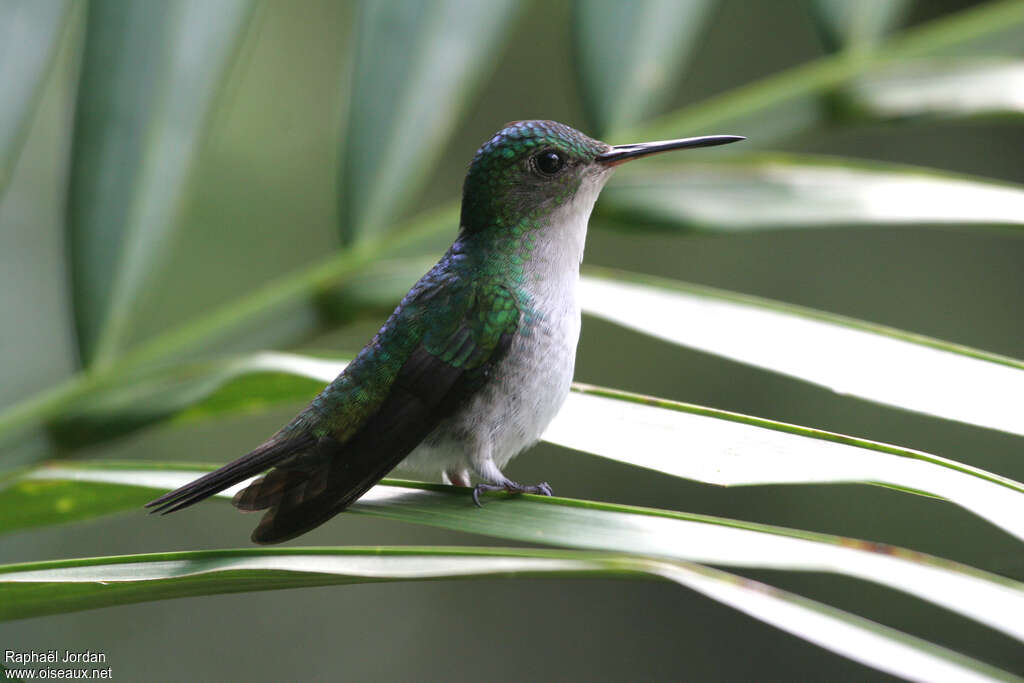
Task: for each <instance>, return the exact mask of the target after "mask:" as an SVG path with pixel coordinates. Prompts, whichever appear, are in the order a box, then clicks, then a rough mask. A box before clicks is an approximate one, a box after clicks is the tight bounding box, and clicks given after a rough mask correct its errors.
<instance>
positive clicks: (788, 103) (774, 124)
mask: <svg viewBox="0 0 1024 683" xmlns="http://www.w3.org/2000/svg"><path fill="white" fill-rule="evenodd" d="M850 4H854V3H850ZM1022 49H1024V3H1021V2H1018V1H1017V0H1004V1H1002V2H988V3H985V4H983V5H980V6H978V7H972V8H970V9H968V10H964V11H962V12H958V13H956V14H953V15H951V16H946V17H942V18H939V19H936V20H934V21H931V22H929V23H927V24H924V25H921V26H918V27H915V28H913V29H911V30H908V31H904V32H902V33H901V34H900V35H898V36H896V37H894V38H893V39H892V40H891V41H888V42H886V43H884V44H883V45H881V46H880V47H879V48H878V49H877V50H873V51H870V52H857V53H853V55H852V56H853V58H851V54H848V53H839V54H835V55H830V56H828V57H823V58H821V59H818V60H815V61H813V62H810V63H808V64H804V65H801V66H798V67H796V68H793V69H788V70H786V71H783V72H781V73H778V74H775V75H772V76H768V77H766V78H763V79H761V80H759V81H756V82H754V83H751V84H749V85H745V86H742V87H739V88H735V89H733V90H730V91H728V92H725V93H723V94H721V95H718V96H716V97H711V98H709V99H706V100H704V101H703V102H701V103H699V104H695V105H693V106H690V107H686V108H684V109H681V110H679V111H677V112H673V113H670V114H667V115H665V116H663V117H660V118H658V119H656V120H655V121H651V122H649V123H647V124H644V125H643V126H639V127H637V128H636V129H635V130H633V131H631V132H628V133H625V134H624V135H623V140H624V141H634V140H658V139H665V138H676V137H680V136H681V135H686V134H699V133H733V134H739V135H746V136H748V137H749V138H751V139H750V142H749V144H760V143H763V142H767V141H770V140H771V139H773V138H778V137H781V136H786V135H790V134H792V133H794V132H796V131H799V130H802V129H805V128H808V127H810V126H813V125H818V124H821V123H822V122H823V121H824V120H825V119H826V118H827V116H828V114H829V112H828V103H827V102H826V101H825V100H823V99H822V96H823V95H828V94H829V93H831V92H832V91H834V90H836V89H838V88H840V87H842V86H843V85H845V84H847V83H850V82H851V81H853V80H854V79H856V78H859V77H861V76H864V75H867V74H871V73H875V72H877V71H881V70H884V69H887V68H889V67H891V66H893V65H895V64H897V63H899V62H901V61H903V60H907V59H917V58H922V57H931V56H947V55H956V56H965V55H970V56H981V55H1004V56H1005V55H1015V54H1021V51H1022ZM744 144H748V143H744Z"/></svg>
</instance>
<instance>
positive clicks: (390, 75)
mask: <svg viewBox="0 0 1024 683" xmlns="http://www.w3.org/2000/svg"><path fill="white" fill-rule="evenodd" d="M518 6H519V3H518V2H517V0H496V1H492V2H486V3H482V2H476V1H474V0H436V1H433V2H417V3H408V2H402V1H401V0H363V2H362V3H361V5H360V13H359V19H358V28H357V30H356V36H357V37H358V45H357V48H356V59H355V67H354V69H355V71H354V73H353V75H352V78H351V80H352V93H353V95H352V97H351V98H350V103H351V106H352V109H351V111H350V112H349V114H348V125H347V130H346V132H345V135H344V139H343V141H342V154H341V156H342V166H343V172H342V179H341V188H340V193H341V201H342V219H343V222H342V238H343V241H344V242H345V243H352V242H356V241H359V240H362V239H365V238H366V237H368V236H371V235H379V234H382V233H387V232H392V223H393V222H394V221H395V220H396V219H397V218H398V217H399V214H400V213H401V211H402V210H403V209H405V208H406V207H407V206H408V205H409V202H410V201H411V200H412V199H413V198H414V197H415V196H416V194H417V191H418V190H419V189H420V188H421V187H422V185H423V183H424V181H425V180H426V178H427V173H428V171H429V169H430V168H431V166H432V165H433V162H434V161H436V160H437V158H438V156H439V155H440V153H441V151H442V149H443V148H444V145H445V143H446V142H447V141H448V138H449V136H450V135H451V133H452V131H453V130H454V128H455V126H456V124H457V123H458V122H459V117H460V116H461V115H462V113H463V112H464V110H465V107H466V106H467V104H468V102H469V100H470V97H471V96H472V94H473V93H474V92H475V90H476V87H477V86H478V85H479V83H480V82H481V81H482V79H483V78H484V76H485V75H486V74H487V73H488V72H489V71H490V68H491V67H492V66H493V65H494V64H495V63H496V61H497V58H498V54H499V50H500V49H501V48H502V45H503V44H504V40H505V38H506V37H507V34H508V32H509V31H510V29H511V28H512V26H513V25H514V21H513V19H514V18H515V15H516V13H517V11H518Z"/></svg>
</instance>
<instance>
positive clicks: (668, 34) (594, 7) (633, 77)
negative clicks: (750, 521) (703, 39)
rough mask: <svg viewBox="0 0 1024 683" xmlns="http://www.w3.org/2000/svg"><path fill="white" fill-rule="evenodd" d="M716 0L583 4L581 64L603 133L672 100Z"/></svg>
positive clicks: (578, 16) (576, 14)
mask: <svg viewBox="0 0 1024 683" xmlns="http://www.w3.org/2000/svg"><path fill="white" fill-rule="evenodd" d="M711 6H712V3H711V2H710V0H640V1H637V2H630V3H623V2H615V1H614V0H577V1H576V2H575V3H573V30H574V32H575V38H576V39H575V40H574V41H573V43H574V46H575V48H576V63H577V66H578V71H579V75H580V83H581V85H582V87H583V96H584V100H585V101H586V103H587V105H588V110H589V111H590V116H591V119H592V120H593V121H594V123H595V124H596V126H597V131H598V132H599V133H604V132H607V131H616V130H621V129H623V128H627V127H630V126H633V125H635V124H637V123H638V122H640V121H642V120H643V119H645V118H647V117H648V116H649V115H651V114H652V113H654V112H655V111H657V110H658V109H659V108H660V107H661V105H663V104H664V103H665V101H666V100H667V99H668V98H669V97H670V96H671V95H672V93H673V91H674V86H675V84H676V82H677V81H678V79H679V75H680V73H681V72H682V71H683V69H685V68H686V65H687V63H688V61H689V58H690V55H691V54H693V51H694V47H695V44H696V39H697V37H698V36H699V35H700V33H701V31H702V30H703V28H704V24H705V20H706V18H707V16H708V14H709V12H710V10H711Z"/></svg>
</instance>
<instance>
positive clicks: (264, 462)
mask: <svg viewBox="0 0 1024 683" xmlns="http://www.w3.org/2000/svg"><path fill="white" fill-rule="evenodd" d="M315 443H316V441H315V439H314V438H313V437H304V438H299V439H287V440H286V439H278V438H271V439H270V440H268V441H267V442H265V443H263V444H262V445H260V446H259V447H257V448H256V449H254V450H253V451H251V452H250V453H247V454H245V455H243V456H242V457H240V458H238V459H237V460H235V461H234V462H231V463H228V464H227V465H225V466H224V467H221V468H220V469H219V470H215V471H213V472H210V473H209V474H206V475H204V476H202V477H200V478H199V479H196V480H195V481H193V482H190V483H188V484H185V485H184V486H182V487H181V488H179V489H175V490H174V491H171V492H170V493H166V494H164V495H162V496H160V497H159V498H157V499H156V500H151V501H149V502H148V503H146V507H148V508H152V510H150V512H159V513H160V514H164V515H166V514H168V513H170V512H175V511H176V510H181V509H182V508H187V507H189V506H190V505H194V504H195V503H198V502H199V501H201V500H204V499H206V498H209V497H210V496H212V495H214V494H215V493H219V492H221V491H223V490H224V489H226V488H228V487H229V486H234V485H235V484H237V483H238V482H240V481H244V480H246V479H248V478H249V477H252V476H254V475H257V474H259V473H260V472H264V471H266V470H267V469H269V468H271V467H273V466H274V465H276V464H278V463H280V462H281V461H283V460H285V459H286V458H289V457H291V456H293V455H295V454H297V453H301V452H302V451H305V450H307V449H309V448H311V447H312V446H313V445H314V444H315Z"/></svg>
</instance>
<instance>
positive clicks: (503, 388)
mask: <svg viewBox="0 0 1024 683" xmlns="http://www.w3.org/2000/svg"><path fill="white" fill-rule="evenodd" d="M604 180H606V176H603V177H602V176H598V177H595V178H593V179H587V180H585V181H584V183H583V186H581V188H580V190H579V191H578V192H577V193H576V197H575V198H574V199H573V200H572V201H570V202H568V203H566V204H565V205H564V206H562V207H560V209H559V210H558V212H557V214H556V215H554V216H552V221H551V224H550V225H549V226H547V227H545V228H542V229H540V230H538V232H537V235H536V240H535V246H534V250H533V253H532V254H531V257H530V258H529V259H528V260H527V261H526V263H525V266H524V270H525V272H524V275H525V281H524V283H523V287H524V289H525V290H526V292H527V294H528V295H529V296H530V299H531V304H532V308H533V311H534V315H533V318H532V321H531V322H530V323H529V324H525V323H526V321H521V330H524V333H518V334H516V336H515V338H514V340H513V342H512V346H511V347H510V348H509V351H508V354H507V355H506V357H505V359H504V361H503V362H502V363H501V365H500V367H499V369H498V371H497V372H496V373H495V374H494V375H493V376H492V377H491V379H490V380H489V381H488V384H487V385H486V386H485V387H484V388H483V389H481V390H480V392H479V393H478V394H477V395H476V396H474V397H473V398H472V399H471V400H470V401H469V402H468V403H467V404H466V405H465V406H464V407H463V408H462V409H460V410H459V412H458V413H457V414H455V415H453V416H452V417H450V418H448V419H447V420H445V422H444V423H442V424H441V425H440V426H439V427H438V429H437V430H435V432H434V433H433V434H432V435H431V436H430V437H428V438H427V439H426V440H425V441H424V442H423V443H422V444H420V446H418V447H417V448H416V450H414V451H413V452H412V453H410V454H409V456H408V457H407V458H406V459H405V461H404V462H403V463H402V465H401V467H400V469H401V470H404V471H412V472H418V473H422V474H426V475H429V476H434V477H436V476H437V475H438V474H439V473H440V472H442V471H459V470H470V471H474V472H476V473H477V474H478V475H480V474H482V473H483V472H486V471H488V470H489V469H491V470H493V466H497V468H499V469H500V468H502V467H504V465H505V464H506V463H507V462H508V461H509V460H511V459H512V458H513V457H514V456H516V455H517V454H519V453H520V452H521V451H523V450H524V449H526V448H528V447H529V446H531V445H533V444H534V443H536V442H537V440H538V439H540V437H541V435H542V434H543V433H544V430H545V429H547V426H548V424H550V422H551V420H552V419H553V418H554V417H555V415H556V414H557V413H558V411H559V409H560V408H561V407H562V404H563V403H564V402H565V399H566V397H567V396H568V395H569V388H570V386H571V384H572V377H573V370H574V367H575V363H576V343H577V342H578V341H579V335H580V307H579V303H578V301H577V297H576V290H577V286H578V283H579V267H580V262H581V261H582V259H583V247H584V243H585V241H586V234H587V221H588V220H589V219H590V211H591V209H592V208H593V205H594V201H595V200H596V198H597V194H598V193H599V192H600V190H601V187H602V186H603V185H604ZM488 461H489V463H492V465H491V466H490V467H488V466H487V465H488ZM485 478H486V477H485Z"/></svg>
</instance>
